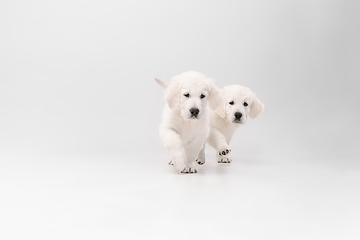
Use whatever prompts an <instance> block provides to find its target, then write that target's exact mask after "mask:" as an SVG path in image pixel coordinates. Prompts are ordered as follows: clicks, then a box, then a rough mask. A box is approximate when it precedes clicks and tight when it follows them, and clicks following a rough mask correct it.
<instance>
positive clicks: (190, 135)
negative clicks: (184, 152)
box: [180, 123, 210, 144]
mask: <svg viewBox="0 0 360 240" xmlns="http://www.w3.org/2000/svg"><path fill="white" fill-rule="evenodd" d="M209 131H210V127H209V126H207V125H205V123H199V124H194V125H191V126H188V127H185V128H183V129H182V131H181V133H180V137H181V140H182V142H183V144H191V143H193V142H198V141H205V139H206V137H207V136H208V134H209Z"/></svg>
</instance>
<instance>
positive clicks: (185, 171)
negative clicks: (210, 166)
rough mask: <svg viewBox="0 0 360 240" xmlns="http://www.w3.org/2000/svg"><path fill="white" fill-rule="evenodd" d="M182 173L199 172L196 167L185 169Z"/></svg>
mask: <svg viewBox="0 0 360 240" xmlns="http://www.w3.org/2000/svg"><path fill="white" fill-rule="evenodd" d="M181 173H197V170H196V169H195V168H194V167H185V168H184V169H183V170H182V171H181Z"/></svg>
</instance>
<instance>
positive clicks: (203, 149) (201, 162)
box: [196, 142, 206, 165]
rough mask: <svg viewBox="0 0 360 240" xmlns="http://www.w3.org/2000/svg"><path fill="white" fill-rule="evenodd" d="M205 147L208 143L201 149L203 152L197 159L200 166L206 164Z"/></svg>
mask: <svg viewBox="0 0 360 240" xmlns="http://www.w3.org/2000/svg"><path fill="white" fill-rule="evenodd" d="M205 145H206V142H205V143H204V146H203V147H202V149H201V151H200V153H199V156H198V158H197V159H196V162H197V163H198V164H199V165H203V164H204V163H205Z"/></svg>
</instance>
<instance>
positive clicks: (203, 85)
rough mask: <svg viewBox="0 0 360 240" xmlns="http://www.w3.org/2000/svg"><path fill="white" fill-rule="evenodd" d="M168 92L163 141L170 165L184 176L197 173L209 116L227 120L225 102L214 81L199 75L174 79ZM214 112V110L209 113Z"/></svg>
mask: <svg viewBox="0 0 360 240" xmlns="http://www.w3.org/2000/svg"><path fill="white" fill-rule="evenodd" d="M155 80H156V81H157V82H158V83H159V85H160V86H162V87H164V88H165V94H164V97H165V101H166V105H165V108H164V111H163V119H162V123H161V125H160V137H161V140H162V142H163V144H164V146H165V147H166V148H167V149H168V150H169V152H170V156H171V161H170V163H169V164H171V165H174V166H175V168H176V169H177V170H179V171H180V172H181V173H196V172H197V170H196V168H195V165H196V164H195V163H196V161H195V160H196V159H198V158H201V157H202V156H199V153H200V150H201V149H202V148H203V147H204V145H205V142H206V139H207V137H208V136H209V133H210V112H211V110H213V111H214V112H215V113H216V114H217V115H218V116H219V117H221V116H223V117H224V116H225V110H224V105H223V99H222V97H221V95H220V92H219V89H218V88H217V87H216V86H215V84H214V82H213V80H211V79H209V78H207V77H206V76H205V75H204V74H202V73H198V72H185V73H182V74H180V75H177V76H175V77H173V78H172V79H171V81H170V83H169V85H167V84H166V83H164V82H162V81H161V80H159V79H155ZM210 109H211V110H210Z"/></svg>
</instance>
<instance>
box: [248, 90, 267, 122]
mask: <svg viewBox="0 0 360 240" xmlns="http://www.w3.org/2000/svg"><path fill="white" fill-rule="evenodd" d="M264 108H265V106H264V104H263V103H262V102H260V100H259V99H258V98H257V97H256V96H255V93H253V96H252V103H251V106H250V111H249V117H250V118H251V119H254V118H257V117H258V116H260V114H262V112H263V111H264Z"/></svg>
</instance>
